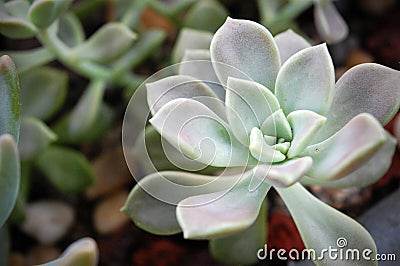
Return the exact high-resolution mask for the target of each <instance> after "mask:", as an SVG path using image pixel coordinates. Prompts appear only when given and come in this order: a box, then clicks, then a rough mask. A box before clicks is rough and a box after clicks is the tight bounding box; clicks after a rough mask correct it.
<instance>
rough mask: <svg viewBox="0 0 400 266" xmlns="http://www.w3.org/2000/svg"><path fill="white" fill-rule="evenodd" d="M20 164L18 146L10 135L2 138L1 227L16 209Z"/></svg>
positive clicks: (0, 141)
mask: <svg viewBox="0 0 400 266" xmlns="http://www.w3.org/2000/svg"><path fill="white" fill-rule="evenodd" d="M19 183H20V163H19V155H18V150H17V145H16V143H15V141H14V139H13V137H12V136H11V135H9V134H3V135H1V136H0V202H1V204H0V227H2V226H3V224H4V222H5V221H6V220H7V218H8V216H9V215H10V214H11V211H12V209H13V208H14V204H15V201H16V200H17V195H18V191H19Z"/></svg>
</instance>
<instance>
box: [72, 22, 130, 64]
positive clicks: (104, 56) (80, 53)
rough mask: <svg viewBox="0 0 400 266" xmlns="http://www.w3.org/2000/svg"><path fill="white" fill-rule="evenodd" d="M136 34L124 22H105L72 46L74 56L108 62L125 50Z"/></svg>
mask: <svg viewBox="0 0 400 266" xmlns="http://www.w3.org/2000/svg"><path fill="white" fill-rule="evenodd" d="M135 39H136V35H135V34H134V33H133V32H132V31H131V30H130V29H129V28H128V27H127V26H126V25H124V24H122V23H118V22H112V23H107V24H105V25H104V26H102V27H101V28H100V29H99V30H97V31H96V32H95V33H94V34H93V35H92V36H90V38H89V39H88V40H86V41H85V42H84V43H82V44H81V45H78V46H76V47H74V49H73V50H72V53H73V55H74V56H76V57H79V58H82V59H87V60H91V61H95V62H100V63H107V62H110V61H112V60H114V59H116V58H118V57H119V56H121V55H122V54H123V53H124V52H126V51H127V50H128V49H129V48H130V47H131V46H132V44H133V41H134V40H135Z"/></svg>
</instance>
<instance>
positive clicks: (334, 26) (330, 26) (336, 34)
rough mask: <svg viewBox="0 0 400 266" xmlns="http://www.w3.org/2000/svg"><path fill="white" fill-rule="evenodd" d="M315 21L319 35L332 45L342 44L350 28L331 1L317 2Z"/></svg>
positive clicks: (315, 4) (315, 5)
mask: <svg viewBox="0 0 400 266" xmlns="http://www.w3.org/2000/svg"><path fill="white" fill-rule="evenodd" d="M314 19H315V26H316V27H317V31H318V34H319V35H320V36H321V37H322V39H324V40H326V41H327V42H328V43H330V44H334V43H338V42H341V41H342V40H343V39H345V38H346V37H347V35H348V33H349V28H348V26H347V24H346V22H345V21H344V19H343V18H342V16H341V15H340V14H339V12H338V11H337V9H336V7H335V6H334V4H333V3H332V2H331V1H315V3H314Z"/></svg>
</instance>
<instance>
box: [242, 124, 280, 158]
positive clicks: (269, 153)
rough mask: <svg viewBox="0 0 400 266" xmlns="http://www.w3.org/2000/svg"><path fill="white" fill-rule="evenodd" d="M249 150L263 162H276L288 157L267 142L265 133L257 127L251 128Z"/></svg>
mask: <svg viewBox="0 0 400 266" xmlns="http://www.w3.org/2000/svg"><path fill="white" fill-rule="evenodd" d="M249 150H250V152H251V155H253V157H254V158H255V159H256V160H258V161H260V162H263V163H276V162H281V161H283V160H285V159H286V156H285V155H283V154H282V153H281V152H280V151H277V150H275V149H274V148H273V147H272V146H270V145H268V144H267V143H266V141H265V140H264V135H263V133H262V132H261V130H260V129H258V128H257V127H253V129H252V130H251V133H250V145H249Z"/></svg>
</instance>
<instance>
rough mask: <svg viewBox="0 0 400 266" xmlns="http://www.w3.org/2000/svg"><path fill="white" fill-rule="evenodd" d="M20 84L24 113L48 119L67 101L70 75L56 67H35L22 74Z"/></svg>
mask: <svg viewBox="0 0 400 266" xmlns="http://www.w3.org/2000/svg"><path fill="white" fill-rule="evenodd" d="M20 84H21V104H22V106H21V109H22V110H21V111H22V115H24V116H33V117H36V118H38V119H41V120H47V119H49V118H51V117H52V116H53V115H54V114H56V112H57V111H58V110H59V109H60V108H61V106H62V105H63V103H64V101H65V97H66V95H67V86H68V75H67V74H66V73H65V72H63V71H60V70H57V69H55V68H50V67H40V68H34V69H32V70H30V71H26V72H24V73H22V74H21V75H20Z"/></svg>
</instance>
